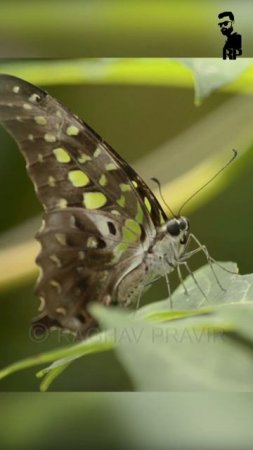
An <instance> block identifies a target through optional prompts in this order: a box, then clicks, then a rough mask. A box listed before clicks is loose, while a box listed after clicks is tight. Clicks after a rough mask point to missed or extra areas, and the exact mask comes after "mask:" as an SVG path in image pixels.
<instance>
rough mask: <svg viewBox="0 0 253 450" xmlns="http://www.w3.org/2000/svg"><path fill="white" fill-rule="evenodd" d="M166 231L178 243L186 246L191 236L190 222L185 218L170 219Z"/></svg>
mask: <svg viewBox="0 0 253 450" xmlns="http://www.w3.org/2000/svg"><path fill="white" fill-rule="evenodd" d="M166 231H167V233H169V234H170V236H172V238H174V239H175V240H176V241H177V242H179V243H180V244H182V245H185V244H186V242H187V240H188V236H189V220H188V219H187V218H186V217H184V216H180V217H175V218H173V219H169V220H168V222H167V223H166Z"/></svg>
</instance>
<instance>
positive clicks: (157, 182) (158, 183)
mask: <svg viewBox="0 0 253 450" xmlns="http://www.w3.org/2000/svg"><path fill="white" fill-rule="evenodd" d="M151 180H152V181H154V182H155V183H156V184H157V186H158V190H159V194H160V197H161V199H162V201H163V203H164V204H165V205H166V206H167V208H168V210H169V212H170V213H171V214H172V216H173V217H176V216H175V214H174V212H173V211H172V209H171V208H170V207H169V205H168V203H166V201H165V199H164V196H163V194H162V189H161V183H160V181H159V180H158V179H157V178H154V177H151Z"/></svg>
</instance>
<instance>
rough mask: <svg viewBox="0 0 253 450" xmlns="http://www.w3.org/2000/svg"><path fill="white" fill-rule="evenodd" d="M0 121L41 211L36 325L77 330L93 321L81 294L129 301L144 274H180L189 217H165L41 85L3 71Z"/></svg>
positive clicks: (126, 169)
mask: <svg viewBox="0 0 253 450" xmlns="http://www.w3.org/2000/svg"><path fill="white" fill-rule="evenodd" d="M0 122H1V123H2V125H3V126H4V127H5V128H6V129H7V131H8V132H9V133H10V134H11V135H12V136H13V138H14V139H15V140H16V142H17V144H18V146H19V148H20V150H21V152H22V153H23V155H24V157H25V160H26V165H27V171H28V174H29V176H30V178H31V180H32V181H33V184H34V187H35V191H36V194H37V196H38V198H39V200H40V201H41V203H42V205H43V209H44V215H43V221H42V226H41V229H40V230H39V232H38V233H37V235H36V238H37V240H38V241H39V243H40V245H41V251H40V253H39V255H38V257H37V259H36V263H37V264H38V266H39V267H40V276H39V279H38V282H37V286H36V294H37V295H38V296H39V298H40V300H41V306H40V315H39V317H38V318H37V319H35V324H37V325H41V326H43V327H48V328H50V327H53V326H56V327H59V328H61V329H63V330H69V331H71V332H73V333H74V334H76V335H78V336H79V337H81V338H84V337H85V336H87V335H89V333H90V332H91V331H92V330H93V329H95V328H96V321H95V319H94V318H93V317H92V316H91V314H90V313H89V311H88V308H87V306H88V305H89V303H90V302H98V303H101V304H104V305H107V306H111V305H115V304H116V305H120V306H129V305H133V304H136V303H137V302H138V299H139V297H140V296H141V294H142V292H143V291H144V289H145V288H147V287H148V286H150V284H151V283H152V281H153V280H155V279H157V278H159V277H162V276H167V274H169V273H170V272H172V271H173V270H174V269H177V270H178V271H179V275H180V266H182V265H187V263H186V259H187V256H188V254H190V253H187V247H188V243H189V236H190V234H189V221H188V219H187V218H186V217H183V216H178V217H173V218H171V219H169V218H168V217H167V215H166V214H165V212H164V210H163V209H162V207H161V205H160V204H159V202H158V200H157V199H156V197H155V196H154V194H153V193H152V191H151V190H150V189H149V187H148V186H147V185H146V184H145V182H144V181H143V180H142V179H141V177H140V176H139V175H138V174H137V173H136V172H135V171H134V169H133V168H132V167H131V166H130V165H129V164H127V162H126V161H124V159H123V158H121V157H120V155H119V154H118V153H116V152H115V151H114V150H113V149H112V147H111V146H110V145H109V144H107V143H106V142H105V141H104V140H103V139H102V138H101V137H100V136H99V135H98V134H97V133H96V132H95V131H94V130H92V129H91V128H90V127H89V126H88V125H87V124H86V123H84V122H83V121H82V120H80V119H79V118H78V117H77V116H76V115H74V114H72V113H71V112H70V111H69V110H68V109H67V108H66V107H65V106H63V105H62V104H61V103H60V102H58V101H57V100H56V99H54V98H53V97H51V96H50V95H49V94H48V93H47V92H45V91H44V90H42V89H40V88H38V87H36V86H34V85H32V84H30V83H28V82H27V81H24V80H22V79H19V78H17V77H14V76H10V75H5V74H0ZM180 276H181V275H180ZM180 279H181V278H180Z"/></svg>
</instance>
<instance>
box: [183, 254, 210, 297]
mask: <svg viewBox="0 0 253 450" xmlns="http://www.w3.org/2000/svg"><path fill="white" fill-rule="evenodd" d="M179 264H180V265H183V266H184V267H185V268H186V270H187V272H188V273H189V275H190V276H191V277H192V279H193V281H194V283H195V284H196V286H197V287H198V289H199V290H200V292H201V294H202V295H203V297H204V298H205V300H206V301H208V299H207V296H206V294H205V292H204V291H203V289H202V287H201V286H200V284H199V283H198V280H197V279H196V277H195V275H194V273H193V272H192V271H191V269H190V267H189V265H188V263H187V262H186V261H179Z"/></svg>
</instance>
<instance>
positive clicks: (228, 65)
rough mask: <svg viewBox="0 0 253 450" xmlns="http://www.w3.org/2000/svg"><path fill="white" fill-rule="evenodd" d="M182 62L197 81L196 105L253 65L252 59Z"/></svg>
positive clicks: (204, 59) (184, 60)
mask: <svg viewBox="0 0 253 450" xmlns="http://www.w3.org/2000/svg"><path fill="white" fill-rule="evenodd" d="M182 62H184V64H185V65H186V66H187V67H190V68H191V69H192V72H193V74H194V79H195V103H196V104H200V103H201V101H202V100H203V99H204V98H205V97H207V96H208V95H210V94H211V92H213V91H214V90H216V89H218V88H220V87H222V86H225V85H227V84H230V83H231V82H232V81H234V80H235V79H236V78H238V77H239V76H240V75H241V74H242V73H243V72H244V71H245V70H246V69H247V68H248V67H250V66H251V65H252V59H250V58H247V59H237V60H236V61H232V60H231V61H230V60H226V61H224V60H223V59H218V58H215V59H214V58H189V59H187V58H185V59H182Z"/></svg>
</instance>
